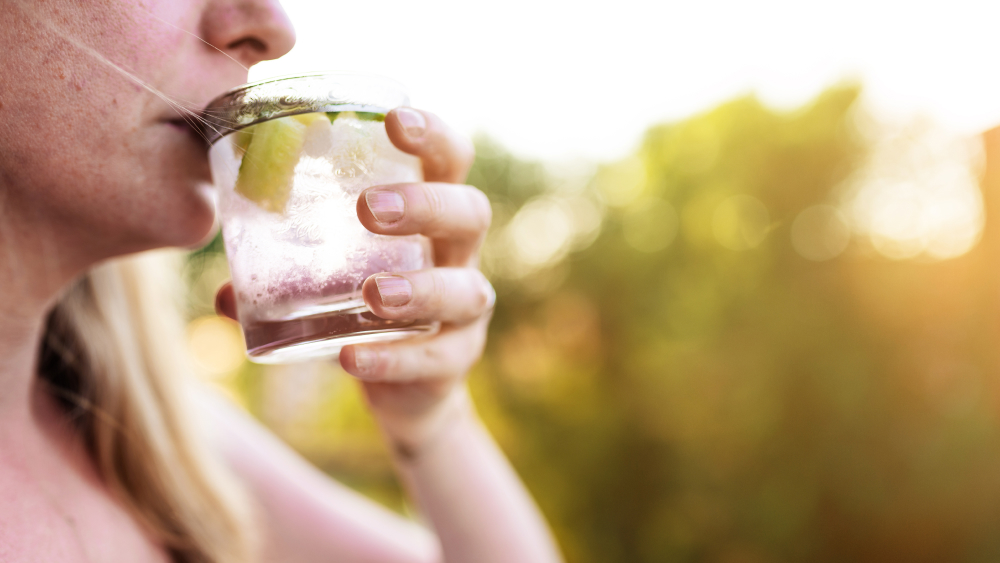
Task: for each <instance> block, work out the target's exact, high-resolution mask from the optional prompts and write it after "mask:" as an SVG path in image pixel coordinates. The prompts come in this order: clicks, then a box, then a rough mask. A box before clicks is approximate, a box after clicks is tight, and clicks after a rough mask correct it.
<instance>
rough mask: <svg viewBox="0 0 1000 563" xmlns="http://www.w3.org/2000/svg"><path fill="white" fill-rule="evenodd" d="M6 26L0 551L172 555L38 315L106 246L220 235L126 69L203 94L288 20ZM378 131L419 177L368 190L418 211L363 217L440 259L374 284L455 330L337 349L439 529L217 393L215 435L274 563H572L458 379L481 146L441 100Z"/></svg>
mask: <svg viewBox="0 0 1000 563" xmlns="http://www.w3.org/2000/svg"><path fill="white" fill-rule="evenodd" d="M0 30H2V31H0V48H2V49H3V52H4V54H5V56H4V57H0V215H2V216H0V251H2V252H3V259H2V260H0V287H2V288H3V291H2V292H0V389H3V390H4V391H3V393H2V394H0V560H4V561H106V562H115V561H167V557H166V554H165V553H164V550H163V547H162V546H160V545H158V544H157V543H156V541H155V540H154V539H153V538H151V537H149V536H148V535H147V534H146V533H145V532H144V531H143V530H142V529H141V528H140V527H139V526H138V525H137V524H136V523H135V521H134V520H133V519H132V518H131V517H130V515H129V514H128V513H127V512H126V511H125V510H124V509H123V508H122V507H121V506H120V505H118V503H116V502H115V500H114V499H113V498H112V497H111V495H110V494H109V492H108V491H107V490H106V488H105V487H104V486H103V484H102V483H101V481H100V479H99V477H98V476H97V473H96V471H95V469H94V465H93V461H92V460H91V459H89V458H88V456H87V454H86V452H85V449H84V448H83V445H82V443H81V440H80V437H79V436H78V435H76V433H75V432H74V431H73V429H72V426H71V425H70V424H69V423H68V421H66V420H65V417H64V415H63V413H62V412H61V411H60V410H59V409H58V408H57V407H56V404H55V402H54V400H53V399H52V397H50V396H49V395H48V394H47V393H46V392H45V391H44V390H43V388H42V387H41V386H40V385H39V383H38V378H37V375H36V368H35V360H36V354H37V350H38V346H39V340H40V338H41V335H42V329H43V323H44V319H45V315H46V312H47V311H48V310H49V309H50V308H51V306H52V305H53V304H54V303H55V301H56V299H57V298H58V296H59V294H60V292H61V291H62V290H63V289H64V288H65V287H66V286H67V284H69V283H71V282H72V281H73V280H74V279H75V278H77V277H78V276H79V275H80V274H82V273H83V272H85V271H86V270H87V269H88V268H89V267H91V266H93V265H94V264H96V263H97V262H100V261H101V260H104V259H107V258H110V257H114V256H120V255H123V254H128V253H131V252H137V251H142V250H148V249H152V248H158V247H165V246H191V245H195V244H198V243H199V242H200V241H202V240H204V239H205V237H206V236H209V235H210V234H211V230H212V226H213V224H214V210H213V207H212V205H211V203H210V200H209V198H208V197H206V194H207V189H208V188H207V186H208V184H209V182H210V178H209V170H208V164H207V156H206V150H205V147H204V145H203V144H202V143H201V142H200V141H199V139H197V138H196V137H195V136H194V135H193V134H192V131H191V130H190V129H189V128H187V127H185V126H184V125H183V121H181V120H179V119H178V113H177V111H176V110H175V109H174V108H172V107H171V106H170V104H168V103H166V102H165V101H164V100H162V99H161V98H160V97H158V96H156V95H155V94H153V93H151V92H149V91H148V90H146V89H144V88H142V87H139V86H137V85H136V84H135V82H134V81H132V80H130V79H128V78H126V77H125V76H124V75H123V73H122V72H121V70H127V71H130V72H133V73H135V74H136V75H137V76H140V77H142V79H143V80H144V81H146V82H147V83H149V84H150V85H152V86H153V87H155V88H156V89H157V90H159V91H162V92H164V93H166V94H167V95H168V96H170V97H172V98H176V99H182V100H185V101H186V103H189V104H190V106H191V107H193V108H197V107H201V106H203V105H204V104H205V103H207V102H208V100H209V99H211V98H212V97H214V96H215V95H216V94H218V93H219V92H222V91H224V90H226V89H228V88H230V87H232V86H235V85H237V84H240V83H243V82H245V80H246V67H249V66H251V65H253V64H254V63H256V62H259V61H261V60H266V59H271V58H276V57H278V56H281V55H282V54H284V53H285V52H287V51H288V50H289V49H290V48H291V46H292V45H293V43H294V34H293V31H292V28H291V26H290V24H289V22H288V20H287V18H286V17H285V14H284V12H283V11H282V10H281V7H280V6H279V5H278V4H277V3H275V2H273V1H269V0H146V1H140V0H134V1H126V0H87V1H86V2H85V1H84V0H48V1H46V2H42V1H40V0H38V1H28V0H11V1H8V2H4V3H3V4H0ZM109 62H111V63H112V64H113V65H117V66H118V67H119V69H115V68H114V67H113V66H111V65H109V64H108V63H109ZM408 112H409V113H408ZM421 122H422V126H421ZM386 128H387V131H388V133H389V135H390V138H391V139H392V141H393V142H394V143H395V144H396V145H397V146H398V147H399V148H400V149H402V150H404V151H406V152H409V153H411V154H414V155H417V156H419V157H420V158H421V159H422V161H423V163H424V170H425V177H426V179H427V182H426V183H418V184H406V185H395V186H381V187H375V188H371V190H376V191H377V190H389V191H392V192H394V193H396V194H398V195H400V196H401V197H402V199H403V201H404V203H405V211H404V212H403V213H402V215H401V216H399V215H398V214H397V216H396V217H394V218H393V220H391V221H386V222H379V221H378V220H377V219H376V218H375V216H374V215H373V214H372V212H371V210H370V209H368V207H367V206H366V204H365V202H366V201H367V199H366V198H365V197H362V198H361V200H360V203H359V207H358V216H359V218H360V219H361V221H362V223H363V224H364V225H365V226H366V227H367V228H369V229H370V230H372V231H374V232H379V233H384V234H389V235H403V234H412V233H422V234H425V235H427V236H428V237H430V238H431V239H432V240H433V243H434V246H435V251H436V257H437V259H438V264H437V266H438V267H437V268H434V269H432V270H429V271H424V272H409V273H402V274H400V275H402V276H403V277H404V278H405V279H407V280H408V281H409V283H410V286H411V288H412V296H411V298H410V299H409V301H408V303H407V304H405V305H401V306H400V305H398V302H397V301H394V302H392V304H395V305H396V306H389V305H387V304H386V303H384V302H383V297H385V296H383V295H382V294H380V292H379V288H378V284H377V283H376V280H374V279H369V280H368V281H367V282H366V283H365V285H364V289H363V293H364V296H365V300H366V302H367V303H368V305H369V306H370V307H371V309H372V310H373V311H374V312H375V313H376V314H378V315H380V316H383V317H386V318H397V319H401V318H424V319H438V320H441V321H442V323H443V324H442V326H443V328H442V330H441V332H440V333H439V334H438V335H437V336H435V337H432V338H428V339H424V340H420V341H410V342H400V343H394V344H384V345H378V346H366V347H360V346H353V347H348V348H345V350H344V351H343V353H342V355H341V363H342V364H343V367H344V368H345V369H346V370H347V371H348V372H350V373H352V374H353V375H355V376H357V377H358V378H359V379H361V381H362V382H363V385H364V388H365V390H366V393H367V396H368V397H369V402H370V405H371V408H372V411H373V413H374V415H375V417H376V419H377V420H378V421H379V422H380V424H381V425H382V428H383V430H384V432H385V435H386V438H387V439H388V440H389V441H390V443H391V445H392V446H393V448H394V450H395V451H396V452H398V455H397V458H398V459H397V467H398V470H399V475H400V478H401V479H402V480H403V482H404V483H405V484H406V485H407V487H408V488H409V490H410V491H411V493H412V494H413V496H414V498H415V500H416V501H417V503H418V505H419V506H420V507H421V509H422V511H423V512H424V514H425V515H426V517H427V519H428V520H429V521H430V523H431V524H432V525H433V528H434V530H435V533H434V534H431V533H429V532H428V531H426V530H425V529H423V528H421V527H418V526H416V525H415V524H412V523H410V522H409V521H406V520H404V519H401V518H399V517H397V516H396V515H394V514H391V513H389V512H387V511H385V510H384V509H382V508H379V507H378V506H377V505H375V504H373V503H371V502H370V501H368V500H367V499H364V498H362V497H359V496H358V495H356V494H355V493H353V492H351V491H350V490H348V489H346V488H345V487H343V486H342V485H339V484H338V483H336V482H334V481H331V480H330V479H329V478H327V477H326V476H325V475H323V474H322V473H321V472H319V471H318V470H316V469H315V468H313V467H311V466H309V465H308V464H307V463H306V462H304V461H303V460H302V459H301V458H300V457H298V456H297V455H296V454H295V453H294V452H292V451H291V450H290V449H289V448H288V447H287V446H286V445H284V444H283V443H281V442H280V441H278V440H277V439H276V438H274V437H273V436H272V435H271V434H269V433H268V432H267V430H266V429H264V428H262V427H261V426H259V425H258V424H257V423H256V422H254V421H253V420H251V419H250V418H248V417H247V416H245V415H244V414H243V413H241V412H239V411H237V410H236V409H233V408H232V407H230V406H229V405H227V404H226V403H225V402H223V401H220V400H218V399H215V398H212V397H206V400H205V405H204V406H205V408H207V409H209V410H210V411H211V412H212V413H213V414H214V416H215V420H216V421H217V423H218V428H217V430H218V436H219V446H220V449H221V450H223V451H224V453H225V455H226V456H227V459H228V460H229V462H230V463H231V465H232V467H233V468H234V470H235V471H236V472H237V473H239V474H240V476H241V477H242V478H243V479H244V480H245V481H246V483H247V484H248V486H249V488H250V490H251V492H252V493H253V494H254V495H256V497H257V500H258V502H259V505H260V506H261V507H263V517H264V518H265V521H266V526H264V527H263V533H264V538H263V540H264V542H263V543H264V549H265V560H272V561H287V562H311V561H329V560H334V559H335V560H338V561H381V562H387V563H388V562H417V561H423V562H430V561H449V562H458V561H462V562H468V561H476V562H485V563H488V562H491V561H497V562H499V561H505V562H506V561H519V562H529V563H530V562H552V561H558V560H559V555H558V553H557V550H556V549H555V547H554V544H553V543H552V540H551V538H550V536H549V534H548V532H547V530H546V527H545V524H544V521H543V520H542V518H541V516H540V515H539V514H538V512H537V510H536V509H535V507H534V505H533V503H532V502H531V499H530V497H529V496H528V494H527V493H526V492H525V490H524V488H523V487H522V486H521V484H520V482H519V481H518V479H517V477H516V476H515V474H514V473H513V471H512V470H511V469H510V467H509V465H508V464H507V462H506V460H505V459H504V458H503V456H502V454H501V453H500V452H499V450H498V449H497V448H496V446H495V445H494V444H493V442H492V441H491V439H490V438H489V436H488V434H487V433H486V431H485V430H484V429H483V428H482V426H481V425H480V424H479V423H478V421H477V419H476V417H475V413H474V409H473V407H472V405H471V403H470V402H469V400H468V395H467V393H466V392H465V388H464V378H465V375H466V373H467V371H468V369H469V367H470V366H471V365H472V364H473V363H474V362H475V361H476V360H477V359H478V357H479V355H480V353H481V350H482V346H483V341H484V339H485V333H486V325H487V322H488V311H489V309H490V307H491V305H492V301H491V300H492V289H491V288H490V287H489V284H488V283H487V282H486V280H485V279H484V278H483V277H482V275H481V274H480V273H479V272H478V270H476V269H475V265H476V263H477V252H478V248H479V244H480V243H481V241H482V239H483V235H484V233H485V230H486V228H487V227H488V225H489V215H490V212H489V204H488V202H487V200H486V198H485V197H484V196H483V195H482V194H481V193H480V192H479V191H478V190H476V189H475V188H472V187H469V186H463V185H461V182H463V181H464V178H465V174H466V173H467V171H468V168H469V166H470V164H471V162H472V149H471V145H470V143H469V142H468V140H467V139H464V138H462V137H461V136H459V135H456V134H455V133H454V132H452V131H451V130H450V129H448V127H447V126H446V125H444V124H443V123H442V122H441V121H440V120H439V119H438V118H437V117H435V116H434V115H432V114H429V113H427V112H415V110H406V111H402V112H393V113H390V114H389V115H388V116H387V118H386ZM231 302H232V296H231V290H230V289H228V288H227V289H224V290H223V291H222V292H221V293H220V297H219V308H220V311H221V312H222V313H223V314H227V315H229V316H235V312H234V309H233V308H232V307H231Z"/></svg>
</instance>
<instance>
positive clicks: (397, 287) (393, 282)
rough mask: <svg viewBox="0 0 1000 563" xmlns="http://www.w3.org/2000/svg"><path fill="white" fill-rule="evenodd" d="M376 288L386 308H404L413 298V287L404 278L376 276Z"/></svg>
mask: <svg viewBox="0 0 1000 563" xmlns="http://www.w3.org/2000/svg"><path fill="white" fill-rule="evenodd" d="M375 286H376V287H378V294H379V296H381V297H382V305H385V306H386V307H402V306H403V305H406V304H407V303H409V302H410V299H412V298H413V286H412V285H410V280H408V279H406V278H404V277H402V276H375Z"/></svg>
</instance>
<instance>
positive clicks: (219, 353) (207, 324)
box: [187, 315, 246, 379]
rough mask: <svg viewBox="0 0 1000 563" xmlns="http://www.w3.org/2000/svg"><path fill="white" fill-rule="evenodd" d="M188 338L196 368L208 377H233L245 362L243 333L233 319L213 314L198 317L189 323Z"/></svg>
mask: <svg viewBox="0 0 1000 563" xmlns="http://www.w3.org/2000/svg"><path fill="white" fill-rule="evenodd" d="M187 338H188V346H189V348H190V350H191V354H192V356H193V357H194V360H195V363H196V367H197V368H198V369H199V371H200V374H201V375H202V376H204V377H206V378H208V379H218V378H224V377H227V376H231V375H233V373H234V372H235V370H236V369H237V368H239V367H240V366H241V365H243V362H244V358H245V355H244V353H245V351H246V348H245V347H244V344H243V334H242V333H241V332H240V327H239V326H238V325H237V324H236V323H234V322H233V321H230V320H227V319H222V318H220V317H216V316H214V315H212V316H205V317H199V318H197V319H195V320H193V321H191V322H190V323H189V324H188V327H187Z"/></svg>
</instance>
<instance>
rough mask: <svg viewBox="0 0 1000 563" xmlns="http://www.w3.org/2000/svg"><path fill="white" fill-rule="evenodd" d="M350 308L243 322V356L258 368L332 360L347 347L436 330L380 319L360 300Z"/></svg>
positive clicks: (429, 325) (422, 324) (419, 323)
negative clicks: (245, 350) (275, 319)
mask: <svg viewBox="0 0 1000 563" xmlns="http://www.w3.org/2000/svg"><path fill="white" fill-rule="evenodd" d="M353 304H354V305H355V306H354V307H353V308H350V309H346V310H339V311H331V312H327V313H319V314H313V315H310V316H303V317H297V318H291V319H288V320H283V321H250V322H245V323H243V335H244V337H245V338H246V342H247V355H248V356H250V358H251V359H252V360H253V361H254V362H257V363H262V364H269V363H275V364H279V363H289V362H299V361H305V360H312V359H319V358H335V357H336V356H337V355H338V354H339V353H340V350H341V348H343V347H344V346H346V345H348V344H358V343H365V342H384V341H390V340H399V339H402V338H409V337H411V336H418V335H421V334H433V333H435V332H437V329H438V325H437V324H436V323H427V322H423V321H393V320H388V319H381V318H379V317H376V316H375V315H374V314H372V313H371V311H369V310H368V308H367V307H365V304H364V301H362V300H360V299H357V300H353Z"/></svg>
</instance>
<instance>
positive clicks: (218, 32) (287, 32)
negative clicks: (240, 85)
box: [201, 0, 295, 67]
mask: <svg viewBox="0 0 1000 563" xmlns="http://www.w3.org/2000/svg"><path fill="white" fill-rule="evenodd" d="M201 36H202V38H204V40H205V41H207V42H208V43H209V44H211V45H212V46H213V47H215V48H217V49H219V50H220V51H223V52H225V53H226V54H227V55H229V56H230V57H233V58H234V59H236V60H237V61H239V62H240V63H241V64H243V66H246V67H250V66H252V65H255V64H257V63H259V62H261V61H267V60H271V59H276V58H278V57H280V56H282V55H284V54H285V53H287V52H288V51H291V50H292V47H293V46H294V45H295V30H294V29H293V28H292V22H291V20H289V19H288V15H287V14H285V10H284V9H283V8H282V7H281V4H280V3H278V1H277V0H210V1H209V5H208V6H206V9H205V10H204V11H203V12H202V18H201Z"/></svg>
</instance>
